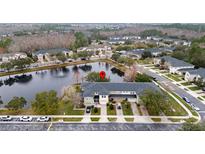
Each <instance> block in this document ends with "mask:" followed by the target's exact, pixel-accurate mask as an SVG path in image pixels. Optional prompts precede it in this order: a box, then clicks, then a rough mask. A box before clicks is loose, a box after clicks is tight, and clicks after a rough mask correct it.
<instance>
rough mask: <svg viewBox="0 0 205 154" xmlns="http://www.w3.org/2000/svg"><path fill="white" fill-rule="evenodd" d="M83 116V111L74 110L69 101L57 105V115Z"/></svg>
mask: <svg viewBox="0 0 205 154" xmlns="http://www.w3.org/2000/svg"><path fill="white" fill-rule="evenodd" d="M64 113H65V115H83V114H84V110H76V109H74V106H73V104H72V102H70V101H66V102H64V101H61V102H60V103H59V114H60V115H64Z"/></svg>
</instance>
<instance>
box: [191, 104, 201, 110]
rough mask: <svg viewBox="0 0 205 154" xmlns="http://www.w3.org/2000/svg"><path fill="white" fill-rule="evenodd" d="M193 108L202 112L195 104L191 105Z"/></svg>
mask: <svg viewBox="0 0 205 154" xmlns="http://www.w3.org/2000/svg"><path fill="white" fill-rule="evenodd" d="M191 107H192V108H193V109H194V110H196V111H200V108H198V107H197V106H195V105H194V104H191Z"/></svg>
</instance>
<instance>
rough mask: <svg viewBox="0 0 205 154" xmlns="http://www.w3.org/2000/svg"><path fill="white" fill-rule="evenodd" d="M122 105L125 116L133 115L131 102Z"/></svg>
mask: <svg viewBox="0 0 205 154" xmlns="http://www.w3.org/2000/svg"><path fill="white" fill-rule="evenodd" d="M121 104H122V111H123V114H124V115H133V112H132V108H131V105H130V103H129V102H123V103H121ZM126 104H127V105H126Z"/></svg>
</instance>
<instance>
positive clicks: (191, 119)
mask: <svg viewBox="0 0 205 154" xmlns="http://www.w3.org/2000/svg"><path fill="white" fill-rule="evenodd" d="M184 121H186V122H188V123H193V122H196V121H197V119H195V118H189V119H185V120H184Z"/></svg>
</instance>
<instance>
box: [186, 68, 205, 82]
mask: <svg viewBox="0 0 205 154" xmlns="http://www.w3.org/2000/svg"><path fill="white" fill-rule="evenodd" d="M200 78H201V79H203V81H204V82H205V68H199V69H194V70H187V71H186V73H185V77H184V79H185V80H186V81H189V82H192V81H197V80H199V79H200Z"/></svg>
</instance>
